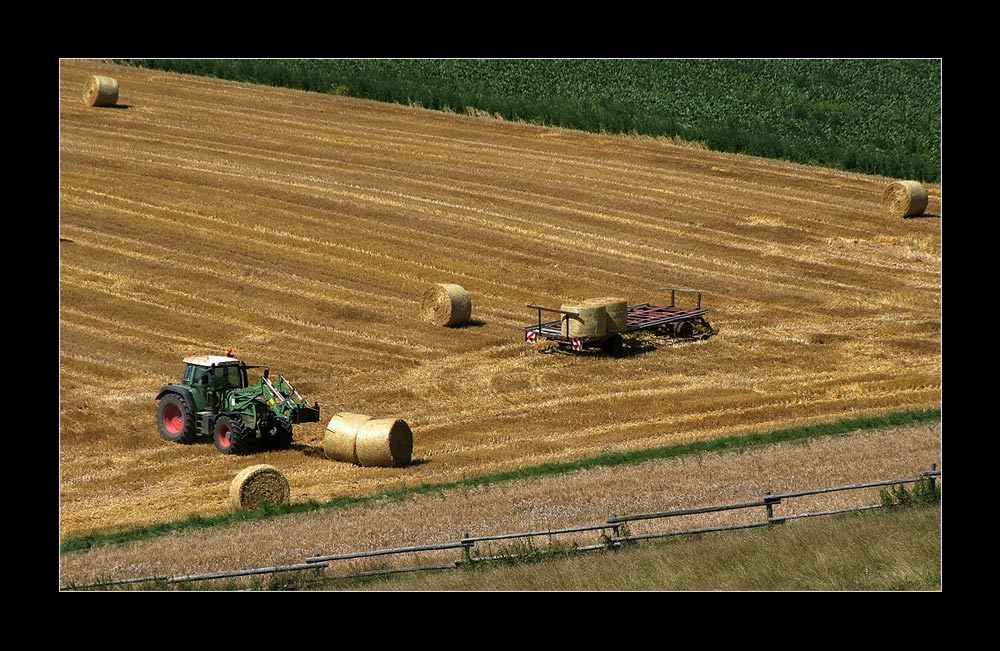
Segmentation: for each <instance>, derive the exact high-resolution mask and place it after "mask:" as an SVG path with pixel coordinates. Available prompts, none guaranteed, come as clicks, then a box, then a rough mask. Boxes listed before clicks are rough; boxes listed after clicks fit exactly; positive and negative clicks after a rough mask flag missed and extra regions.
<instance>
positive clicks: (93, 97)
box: [83, 75, 118, 106]
mask: <svg viewBox="0 0 1000 651" xmlns="http://www.w3.org/2000/svg"><path fill="white" fill-rule="evenodd" d="M83 103H84V104H86V105H87V106H115V105H117V104H118V80H117V79H113V78H111V77H104V76H102V75H93V76H91V77H90V79H88V80H87V83H86V84H84V87H83Z"/></svg>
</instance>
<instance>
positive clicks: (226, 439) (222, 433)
mask: <svg viewBox="0 0 1000 651" xmlns="http://www.w3.org/2000/svg"><path fill="white" fill-rule="evenodd" d="M232 442H233V439H232V437H230V436H229V425H223V426H222V427H220V428H219V443H220V444H221V445H222V447H224V448H228V447H229V446H230V444H232Z"/></svg>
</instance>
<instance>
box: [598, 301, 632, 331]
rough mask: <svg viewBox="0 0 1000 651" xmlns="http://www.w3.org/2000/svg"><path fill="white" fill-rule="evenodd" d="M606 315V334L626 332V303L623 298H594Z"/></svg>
mask: <svg viewBox="0 0 1000 651" xmlns="http://www.w3.org/2000/svg"><path fill="white" fill-rule="evenodd" d="M593 302H594V303H600V304H601V305H603V306H604V309H605V310H606V311H607V313H608V334H614V333H616V332H625V331H626V330H628V302H627V301H626V300H625V299H624V298H617V297H614V298H595V299H594V301H593Z"/></svg>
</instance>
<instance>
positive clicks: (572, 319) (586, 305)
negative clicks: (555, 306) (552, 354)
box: [560, 300, 608, 337]
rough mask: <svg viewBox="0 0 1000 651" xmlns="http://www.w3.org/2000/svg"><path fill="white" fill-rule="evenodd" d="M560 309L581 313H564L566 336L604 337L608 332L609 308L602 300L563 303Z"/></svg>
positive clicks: (563, 323)
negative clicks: (575, 314)
mask: <svg viewBox="0 0 1000 651" xmlns="http://www.w3.org/2000/svg"><path fill="white" fill-rule="evenodd" d="M560 309H562V310H565V311H567V312H576V313H578V314H579V315H580V316H569V315H566V314H563V315H562V334H563V336H564V337H602V336H604V335H606V334H608V310H607V308H606V307H604V304H603V303H601V302H600V301H593V300H589V301H579V302H577V303H570V304H563V305H562V306H561V307H560Z"/></svg>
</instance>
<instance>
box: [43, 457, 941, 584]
mask: <svg viewBox="0 0 1000 651" xmlns="http://www.w3.org/2000/svg"><path fill="white" fill-rule="evenodd" d="M939 477H941V471H940V470H938V469H937V464H931V465H930V470H926V471H924V472H922V473H920V475H918V476H916V477H905V478H900V479H886V480H881V481H872V482H864V483H857V484H844V485H840V486H828V487H824V488H811V489H806V490H800V491H793V492H787V493H776V494H772V493H771V492H765V493H764V494H763V496H762V497H761V499H759V500H753V501H749V502H739V503H733V504H719V505H715V506H704V507H697V508H688V509H675V510H671V511H662V512H657V513H636V514H630V515H617V514H612V515H611V517H609V518H608V519H607V521H605V522H602V523H598V524H593V525H583V526H575V527H567V528H562V529H544V530H537V531H522V532H518V533H503V534H495V535H487V536H470V535H469V533H468V532H466V533H465V535H464V536H463V537H462V538H461V539H460V540H458V541H456V542H448V543H437V544H428V545H415V546H408V547H393V548H385V549H376V550H368V551H359V552H348V553H339V554H320V555H316V556H311V557H309V558H306V559H305V561H304V562H302V563H295V564H291V565H278V566H272V567H257V568H251V569H244V570H225V571H219V572H208V573H203V574H189V575H184V576H174V577H170V576H165V575H153V576H143V577H136V578H131V579H117V580H112V581H103V582H96V583H87V584H81V585H68V586H64V587H63V588H62V589H63V590H81V589H94V588H104V587H112V586H123V585H128V584H140V583H149V584H154V585H155V584H160V585H169V584H178V583H188V582H195V581H209V580H217V579H233V578H237V577H247V576H255V575H274V574H279V573H283V572H302V571H311V572H314V573H315V574H316V579H317V580H318V581H324V582H325V581H333V580H338V579H359V578H364V577H372V576H382V575H389V574H397V573H405V572H417V571H436V570H449V569H458V568H461V567H463V566H469V565H472V564H475V563H482V562H496V561H510V560H516V559H518V558H519V557H524V556H539V555H545V554H571V553H577V552H587V551H595V550H617V549H620V548H621V547H622V545H624V544H630V543H635V542H638V541H642V540H652V539H657V538H666V537H670V536H681V535H692V534H703V533H709V532H716V531H733V530H739V529H753V528H759V527H769V526H774V525H782V524H785V523H786V522H788V521H791V520H798V519H802V518H809V517H818V516H829V515H836V514H841V513H852V512H861V511H870V510H873V509H880V508H884V505H883V504H882V503H881V502H880V503H878V504H867V505H861V506H851V507H847V508H836V509H823V510H819V511H805V512H801V513H788V514H781V515H775V513H774V507H775V506H777V505H779V504H782V503H784V502H786V501H790V500H796V499H800V498H804V497H808V496H814V495H821V494H825V493H834V492H841V491H857V490H862V489H869V488H885V487H891V486H898V485H904V484H914V483H916V482H921V481H926V482H929V485H930V489H931V490H932V491H935V492H936V491H937V484H936V481H937V479H938V478H939ZM751 509H763V514H762V515H763V518H762V519H759V520H751V521H749V522H739V523H736V524H721V525H715V526H700V527H691V528H677V529H667V530H665V531H652V532H647V533H633V532H632V531H631V528H632V527H633V526H634V525H635V524H637V523H644V522H647V523H648V522H654V521H655V522H659V521H663V520H667V519H670V518H680V517H683V516H692V515H699V514H706V513H722V512H727V511H744V510H747V511H748V510H751ZM590 532H600V535H599V538H598V541H597V542H594V543H591V544H583V545H581V544H577V543H576V542H572V543H569V544H559V543H558V542H557V541H556V538H557V537H559V536H566V535H570V534H581V533H590ZM537 538H548V539H549V544H548V546H547V547H546V548H536V547H535V545H534V543H533V542H531V541H533V540H535V539H537ZM505 541H518V542H519V544H518V545H516V547H517V548H516V550H514V551H511V550H509V549H507V550H502V551H501V553H496V554H494V553H491V552H492V548H491V547H490V546H489V545H488V543H503V542H505ZM458 549H460V550H461V557H460V558H459V559H456V560H453V561H450V562H442V563H431V564H420V563H418V564H417V565H412V566H401V567H388V568H379V569H371V570H362V571H354V572H341V573H337V574H334V573H331V572H330V570H334V569H335V568H336V564H337V563H339V562H342V561H358V560H365V559H372V558H376V557H387V556H396V557H399V556H403V555H407V554H420V553H421V552H440V551H447V550H458ZM418 560H419V558H418Z"/></svg>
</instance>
